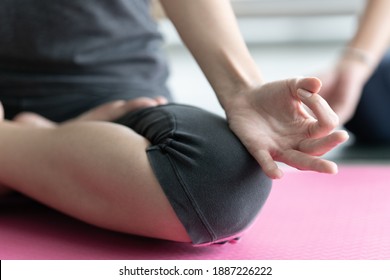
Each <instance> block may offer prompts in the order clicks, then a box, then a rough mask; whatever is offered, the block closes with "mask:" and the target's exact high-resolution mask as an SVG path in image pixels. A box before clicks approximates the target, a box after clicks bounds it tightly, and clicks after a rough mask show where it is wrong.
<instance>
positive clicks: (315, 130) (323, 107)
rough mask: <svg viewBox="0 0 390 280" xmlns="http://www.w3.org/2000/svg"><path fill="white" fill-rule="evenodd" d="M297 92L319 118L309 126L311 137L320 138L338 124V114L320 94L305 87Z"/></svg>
mask: <svg viewBox="0 0 390 280" xmlns="http://www.w3.org/2000/svg"><path fill="white" fill-rule="evenodd" d="M297 93H298V96H299V98H300V100H301V101H302V102H303V104H305V105H306V106H307V107H308V108H309V109H310V110H311V111H312V112H313V114H314V115H315V117H316V119H317V121H316V122H313V123H312V125H311V126H310V127H309V137H311V138H319V137H322V136H325V135H327V134H329V133H330V132H331V131H332V130H334V129H335V128H336V127H337V126H338V124H339V118H338V116H337V115H336V113H335V112H334V111H333V110H332V108H331V107H330V106H329V104H328V103H327V102H326V101H325V99H323V98H322V97H321V96H320V95H319V94H317V93H311V92H309V91H307V90H304V89H298V90H297Z"/></svg>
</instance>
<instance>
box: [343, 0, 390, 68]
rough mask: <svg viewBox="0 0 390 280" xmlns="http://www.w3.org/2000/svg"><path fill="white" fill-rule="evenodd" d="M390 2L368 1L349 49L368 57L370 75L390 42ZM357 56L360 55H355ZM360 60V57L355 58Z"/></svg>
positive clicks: (349, 56)
mask: <svg viewBox="0 0 390 280" xmlns="http://www.w3.org/2000/svg"><path fill="white" fill-rule="evenodd" d="M389 11H390V1H388V0H367V3H366V8H365V10H364V13H363V14H362V16H361V19H360V22H359V25H358V28H357V30H356V33H355V35H354V36H353V38H352V40H351V41H350V42H349V43H348V47H349V48H351V49H352V52H354V50H358V51H362V55H363V56H364V55H366V56H367V57H366V59H365V60H366V64H367V66H368V71H369V72H370V74H371V73H372V72H373V71H374V69H375V68H376V66H377V64H378V63H379V61H380V60H381V58H382V57H383V55H384V53H385V52H386V50H387V48H388V45H389V41H390V17H389ZM345 56H346V57H345V58H351V57H352V58H353V56H354V54H352V55H351V53H348V49H347V52H346V54H345ZM355 56H359V54H357V53H355ZM355 58H358V57H355Z"/></svg>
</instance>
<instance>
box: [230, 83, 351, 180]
mask: <svg viewBox="0 0 390 280" xmlns="http://www.w3.org/2000/svg"><path fill="white" fill-rule="evenodd" d="M320 88H321V82H320V80H318V79H316V78H298V79H290V80H283V81H277V82H271V83H266V84H263V85H261V86H259V87H258V88H251V89H247V90H244V91H243V92H241V93H240V94H236V95H234V97H231V98H229V101H228V102H225V104H223V106H224V108H225V112H226V115H227V118H228V122H229V125H230V128H231V129H232V130H233V131H234V133H235V134H236V135H237V136H238V137H239V138H240V140H241V141H242V143H243V144H244V145H245V146H246V148H247V149H248V151H249V152H250V153H251V154H252V155H253V157H254V158H255V159H256V160H257V161H258V162H259V164H260V165H261V167H262V169H263V170H264V172H265V173H266V174H267V175H268V176H269V177H270V178H273V179H277V178H281V177H282V176H283V173H282V171H281V170H280V169H279V168H278V166H277V164H276V162H275V161H280V162H284V163H286V164H288V165H290V166H292V167H295V168H298V169H301V170H313V171H317V172H323V173H336V172H337V166H336V164H335V163H333V162H330V161H327V160H324V159H321V158H319V156H321V155H323V154H325V153H326V152H328V151H330V150H331V149H333V148H334V147H335V146H337V145H338V144H340V143H343V142H345V141H346V140H347V139H348V134H347V133H346V132H345V131H334V129H335V128H336V127H337V126H338V124H339V121H338V117H337V115H336V114H335V112H334V111H333V110H332V109H331V108H330V106H329V105H328V104H327V103H326V101H325V100H324V99H323V98H321V96H320V95H319V94H318V92H319V90H320ZM303 104H304V105H306V106H307V108H309V109H310V110H311V112H310V113H309V112H308V111H307V110H306V109H305V106H303ZM312 115H314V116H315V117H312Z"/></svg>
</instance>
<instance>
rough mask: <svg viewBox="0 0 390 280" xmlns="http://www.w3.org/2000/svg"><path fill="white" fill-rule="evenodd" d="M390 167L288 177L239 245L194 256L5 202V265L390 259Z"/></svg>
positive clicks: (175, 246) (195, 251)
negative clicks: (64, 261)
mask: <svg viewBox="0 0 390 280" xmlns="http://www.w3.org/2000/svg"><path fill="white" fill-rule="evenodd" d="M389 179H390V166H342V167H341V168H340V172H339V174H338V175H322V174H317V173H312V172H298V171H287V172H286V175H285V177H284V179H282V180H279V181H275V183H274V187H273V190H272V192H271V195H270V197H269V200H268V201H267V203H266V205H265V207H264V208H263V210H262V212H261V213H260V215H259V217H258V219H257V220H256V221H255V223H254V224H253V226H252V228H251V229H250V230H249V231H248V232H247V233H246V234H245V235H244V236H243V238H242V239H241V241H240V242H239V243H237V244H234V245H233V244H227V245H224V246H211V247H202V248H194V247H192V246H191V245H188V244H179V243H174V242H167V241H161V240H153V239H148V238H140V237H135V236H129V235H125V234H118V233H113V232H110V231H106V230H102V229H98V228H95V227H93V226H89V225H86V224H84V223H81V222H79V221H77V220H74V219H72V218H69V217H66V216H64V215H62V214H60V213H57V212H56V211H53V210H50V209H48V208H46V207H44V206H41V205H39V204H37V203H35V202H33V201H31V200H28V199H25V198H23V199H21V198H15V197H9V198H7V199H1V200H0V259H156V260H161V259H191V260H196V259H202V260H205V259H213V260H220V259H245V260H247V259H248V260H249V259H269V260H274V259H278V260H307V259H315V260H322V259H333V260H337V259H349V260H356V259H390V183H389Z"/></svg>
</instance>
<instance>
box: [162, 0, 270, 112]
mask: <svg viewBox="0 0 390 280" xmlns="http://www.w3.org/2000/svg"><path fill="white" fill-rule="evenodd" d="M161 3H162V5H163V7H164V9H165V11H166V14H167V15H168V17H169V18H170V19H171V21H172V22H173V23H174V25H175V27H176V29H177V30H178V33H179V34H180V36H181V38H182V40H183V41H184V43H185V44H186V45H187V47H188V49H189V50H190V51H191V53H192V54H193V56H194V57H195V59H196V60H197V62H198V64H199V66H200V67H201V69H202V71H203V72H204V74H205V75H206V77H207V79H208V80H209V82H210V84H211V86H212V87H213V89H214V90H215V92H216V94H217V96H218V98H219V100H220V102H221V103H222V105H223V103H224V101H225V99H228V98H229V96H230V95H231V94H235V93H238V92H240V91H241V90H242V89H245V88H248V87H253V86H254V85H258V84H260V83H262V76H261V73H260V71H259V69H258V67H257V65H256V64H255V62H254V61H253V59H252V57H251V55H250V53H249V51H248V49H247V47H246V45H245V42H244V40H243V38H242V36H241V34H240V31H239V28H238V25H237V22H236V18H235V15H234V13H233V11H232V8H231V6H230V3H229V1H227V0H196V1H178V0H161Z"/></svg>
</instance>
